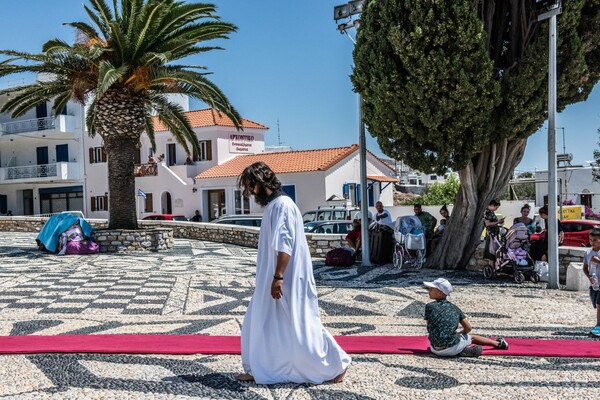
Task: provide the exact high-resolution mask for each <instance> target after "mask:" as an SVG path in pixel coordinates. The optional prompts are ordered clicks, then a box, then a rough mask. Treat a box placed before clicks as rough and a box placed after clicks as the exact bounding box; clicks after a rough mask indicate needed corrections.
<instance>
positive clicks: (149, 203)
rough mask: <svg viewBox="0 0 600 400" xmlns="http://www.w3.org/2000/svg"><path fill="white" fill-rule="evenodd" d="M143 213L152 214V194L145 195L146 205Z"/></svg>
mask: <svg viewBox="0 0 600 400" xmlns="http://www.w3.org/2000/svg"><path fill="white" fill-rule="evenodd" d="M144 212H147V213H149V212H154V206H153V205H152V193H146V204H145V206H144Z"/></svg>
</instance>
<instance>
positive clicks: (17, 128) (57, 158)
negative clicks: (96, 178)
mask: <svg viewBox="0 0 600 400" xmlns="http://www.w3.org/2000/svg"><path fill="white" fill-rule="evenodd" d="M8 99H9V97H8V96H7V95H3V96H0V104H4V103H5V102H6V101H8ZM51 111H52V110H51V104H50V103H45V104H42V105H39V106H38V107H36V108H35V109H32V110H30V111H28V112H27V113H26V114H25V115H24V116H22V117H19V118H16V119H12V118H10V116H9V115H7V114H0V214H6V213H7V211H8V210H10V211H11V212H12V213H13V214H14V215H33V214H40V213H50V212H53V211H62V210H65V209H71V210H82V209H83V208H84V196H83V194H84V188H85V179H84V175H85V173H84V167H83V166H84V163H83V158H84V157H83V155H84V154H85V148H84V146H85V144H84V141H83V139H82V137H83V136H84V134H83V132H84V130H83V124H84V123H83V107H81V106H80V105H77V104H75V103H69V104H68V105H67V107H66V108H65V110H63V112H62V113H61V114H60V115H52V112H51Z"/></svg>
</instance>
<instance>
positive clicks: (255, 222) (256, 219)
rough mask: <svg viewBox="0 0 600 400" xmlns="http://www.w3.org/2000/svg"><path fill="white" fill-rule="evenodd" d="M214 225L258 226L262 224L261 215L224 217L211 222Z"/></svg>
mask: <svg viewBox="0 0 600 400" xmlns="http://www.w3.org/2000/svg"><path fill="white" fill-rule="evenodd" d="M211 222H212V223H215V224H229V225H241V226H258V227H260V224H261V222H262V214H240V215H224V216H222V217H221V218H218V219H215V220H214V221H211Z"/></svg>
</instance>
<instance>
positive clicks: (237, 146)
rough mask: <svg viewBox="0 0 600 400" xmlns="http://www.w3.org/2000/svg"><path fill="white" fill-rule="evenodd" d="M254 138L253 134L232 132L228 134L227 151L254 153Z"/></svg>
mask: <svg viewBox="0 0 600 400" xmlns="http://www.w3.org/2000/svg"><path fill="white" fill-rule="evenodd" d="M255 144H256V140H255V138H254V135H249V134H246V133H232V134H230V135H229V152H230V153H249V154H253V153H256V151H255V149H254V147H255Z"/></svg>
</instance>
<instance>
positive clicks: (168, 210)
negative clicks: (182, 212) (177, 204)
mask: <svg viewBox="0 0 600 400" xmlns="http://www.w3.org/2000/svg"><path fill="white" fill-rule="evenodd" d="M160 208H161V210H162V213H163V214H173V205H172V201H171V193H169V192H163V194H162V196H161V199H160Z"/></svg>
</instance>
